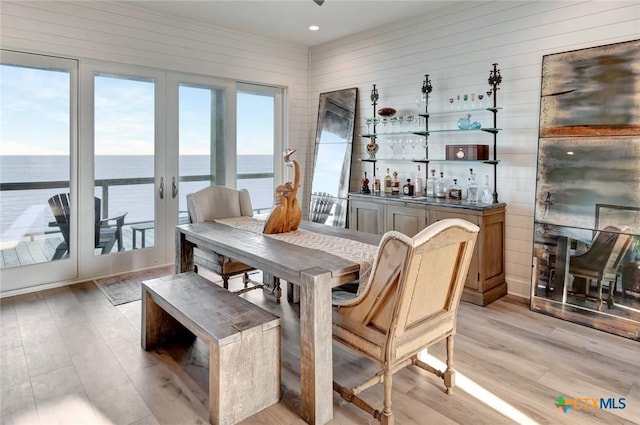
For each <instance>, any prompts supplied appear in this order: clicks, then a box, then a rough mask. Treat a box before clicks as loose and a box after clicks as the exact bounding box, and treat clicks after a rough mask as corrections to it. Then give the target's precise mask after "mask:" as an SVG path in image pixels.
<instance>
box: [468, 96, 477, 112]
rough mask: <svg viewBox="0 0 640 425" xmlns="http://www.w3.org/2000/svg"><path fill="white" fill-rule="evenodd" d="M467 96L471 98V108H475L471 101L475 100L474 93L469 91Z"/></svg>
mask: <svg viewBox="0 0 640 425" xmlns="http://www.w3.org/2000/svg"><path fill="white" fill-rule="evenodd" d="M469 98H470V99H471V109H473V108H475V104H474V103H473V102H475V100H476V94H475V93H471V94H470V95H469Z"/></svg>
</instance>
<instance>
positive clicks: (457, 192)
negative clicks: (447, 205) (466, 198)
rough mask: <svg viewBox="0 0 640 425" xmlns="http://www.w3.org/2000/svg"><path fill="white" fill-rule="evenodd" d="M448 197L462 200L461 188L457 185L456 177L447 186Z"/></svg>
mask: <svg viewBox="0 0 640 425" xmlns="http://www.w3.org/2000/svg"><path fill="white" fill-rule="evenodd" d="M449 199H453V200H454V201H460V200H462V189H461V188H460V186H458V179H453V184H452V185H451V186H449Z"/></svg>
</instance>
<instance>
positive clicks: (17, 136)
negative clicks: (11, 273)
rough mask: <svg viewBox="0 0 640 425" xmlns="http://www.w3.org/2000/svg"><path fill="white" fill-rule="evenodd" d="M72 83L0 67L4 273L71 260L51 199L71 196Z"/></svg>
mask: <svg viewBox="0 0 640 425" xmlns="http://www.w3.org/2000/svg"><path fill="white" fill-rule="evenodd" d="M70 78H71V77H70V74H69V71H68V70H61V69H44V68H33V67H25V66H18V65H10V64H2V65H0V93H2V96H0V129H1V130H0V183H2V190H1V191H0V250H1V251H0V268H7V267H16V266H21V265H28V264H36V263H42V262H47V261H50V260H53V259H59V258H66V257H68V251H69V246H68V244H67V243H65V241H64V238H63V233H62V232H61V229H60V227H58V226H56V225H55V219H54V217H53V214H52V212H51V209H50V208H49V203H48V199H49V198H50V197H51V196H53V195H54V194H56V193H60V192H64V193H67V192H69V179H70V167H71V165H70V146H71V144H70V141H71V135H70V103H71V95H70ZM50 223H51V224H50ZM66 230H67V233H68V228H67V229H66ZM57 248H59V250H58V252H57V255H56V249H57Z"/></svg>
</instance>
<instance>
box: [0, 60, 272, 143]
mask: <svg viewBox="0 0 640 425" xmlns="http://www.w3.org/2000/svg"><path fill="white" fill-rule="evenodd" d="M94 84H95V87H94V99H95V100H94V104H95V108H94V111H95V112H94V117H95V122H94V134H95V153H96V155H152V154H153V153H154V109H153V107H154V97H155V95H154V82H153V80H144V79H129V78H116V77H114V76H112V75H97V76H95V78H94ZM221 93H222V92H221V91H220V90H216V89H209V88H204V87H195V86H186V85H182V86H181V87H180V91H179V138H180V154H181V155H206V154H208V153H209V151H210V136H211V104H212V96H213V97H215V96H220V95H221ZM69 103H70V95H69V74H68V73H67V72H64V71H58V70H50V69H47V70H44V69H36V68H26V67H18V66H9V65H0V155H68V154H69ZM236 115H237V120H238V129H237V140H238V146H237V152H238V154H239V155H242V154H273V98H272V97H269V96H262V95H250V94H246V93H239V94H238V96H237V111H236Z"/></svg>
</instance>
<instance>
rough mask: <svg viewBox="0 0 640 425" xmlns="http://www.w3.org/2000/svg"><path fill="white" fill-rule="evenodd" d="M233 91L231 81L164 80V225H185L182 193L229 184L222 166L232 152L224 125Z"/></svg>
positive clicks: (230, 116) (228, 130)
mask: <svg viewBox="0 0 640 425" xmlns="http://www.w3.org/2000/svg"><path fill="white" fill-rule="evenodd" d="M234 91H235V88H234V85H233V84H232V83H230V82H225V81H220V80H216V79H212V78H208V77H201V76H194V75H171V76H170V77H169V83H168V99H169V100H168V105H167V106H168V116H169V117H170V119H169V120H168V122H167V134H168V137H169V140H170V142H169V143H168V155H167V169H168V170H171V171H170V172H169V173H168V174H169V175H170V177H169V178H170V180H169V181H168V182H167V183H168V187H169V188H170V189H169V192H170V194H169V198H170V199H169V204H170V206H169V207H168V208H169V209H168V213H169V223H173V224H184V223H187V222H188V220H189V219H188V215H187V198H186V195H187V194H188V193H192V192H196V191H198V190H200V189H203V188H205V187H208V186H211V185H225V184H226V185H232V183H231V180H232V179H230V178H229V167H227V163H228V158H229V157H230V156H231V155H233V152H234V149H233V145H234V143H233V142H232V141H233V140H234V139H235V133H234V131H233V129H231V128H230V126H228V125H227V123H228V122H231V120H233V119H234V113H233V110H234V108H233V105H232V104H233V97H232V96H230V94H229V93H233V92H234ZM230 103H231V105H230ZM174 117H177V120H174ZM174 140H175V141H176V143H173V141H174ZM170 239H171V240H170V241H168V244H169V245H170V246H168V255H171V256H173V255H174V246H173V244H174V240H173V233H171V235H170Z"/></svg>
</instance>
